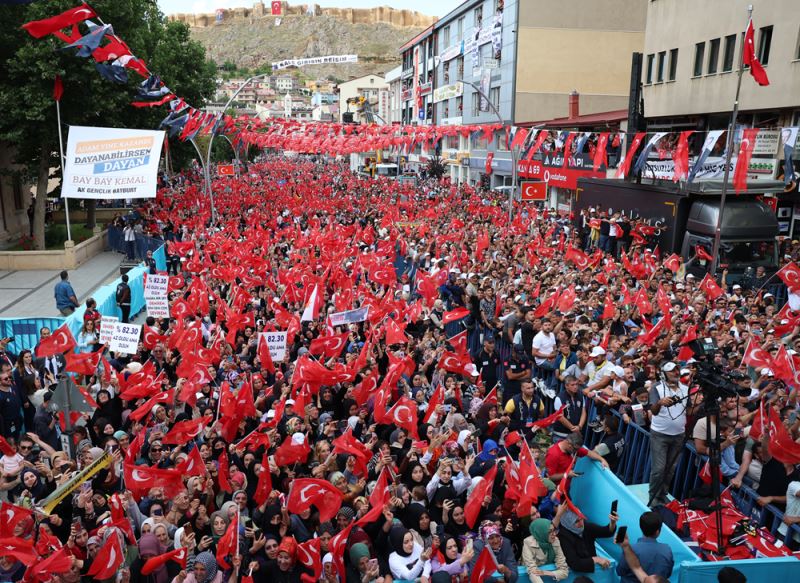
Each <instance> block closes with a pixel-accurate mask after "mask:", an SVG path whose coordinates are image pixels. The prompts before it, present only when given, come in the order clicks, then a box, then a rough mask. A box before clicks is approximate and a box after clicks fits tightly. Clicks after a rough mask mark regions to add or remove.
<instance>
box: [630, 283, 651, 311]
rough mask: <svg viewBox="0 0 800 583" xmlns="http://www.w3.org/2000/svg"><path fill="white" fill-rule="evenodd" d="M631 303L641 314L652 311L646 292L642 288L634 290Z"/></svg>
mask: <svg viewBox="0 0 800 583" xmlns="http://www.w3.org/2000/svg"><path fill="white" fill-rule="evenodd" d="M633 303H634V304H635V305H636V307H637V308H639V313H640V314H643V315H645V316H646V315H647V314H650V313H651V312H652V311H653V306H652V304H651V303H650V300H649V299H647V292H646V291H644V288H643V287H641V288H639V291H638V292H636V295H635V296H633Z"/></svg>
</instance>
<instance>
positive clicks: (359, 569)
mask: <svg viewBox="0 0 800 583" xmlns="http://www.w3.org/2000/svg"><path fill="white" fill-rule="evenodd" d="M328 554H329V555H330V553H328ZM326 556H327V555H326ZM348 556H349V558H350V562H349V563H348V564H347V569H346V575H347V578H346V581H347V583H373V582H375V583H378V582H379V581H381V580H382V579H383V577H381V573H380V565H379V564H378V561H377V560H375V561H373V560H372V554H371V553H370V550H369V547H368V546H367V545H366V544H364V543H356V544H354V545H352V546H351V547H350V551H349V552H348ZM332 558H333V557H331V559H332ZM323 570H324V567H323ZM323 581H325V582H326V583H327V581H328V580H327V579H324V578H323Z"/></svg>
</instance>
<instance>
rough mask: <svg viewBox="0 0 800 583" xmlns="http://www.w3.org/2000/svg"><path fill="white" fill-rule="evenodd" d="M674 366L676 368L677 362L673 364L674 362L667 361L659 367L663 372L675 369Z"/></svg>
mask: <svg viewBox="0 0 800 583" xmlns="http://www.w3.org/2000/svg"><path fill="white" fill-rule="evenodd" d="M676 368H678V365H677V364H675V363H674V362H668V363H666V364H665V365H664V366H662V367H661V370H663V371H664V372H670V371H673V370H675V369H676Z"/></svg>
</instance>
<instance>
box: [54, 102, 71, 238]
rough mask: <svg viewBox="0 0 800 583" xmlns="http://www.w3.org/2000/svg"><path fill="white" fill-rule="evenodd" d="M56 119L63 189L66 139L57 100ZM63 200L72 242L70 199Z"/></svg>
mask: <svg viewBox="0 0 800 583" xmlns="http://www.w3.org/2000/svg"><path fill="white" fill-rule="evenodd" d="M56 119H57V120H58V150H59V153H60V154H61V184H62V189H63V184H64V138H63V137H62V135H61V99H56ZM61 198H63V199H64V217H65V219H66V222H67V240H68V241H72V231H71V230H70V226H69V199H68V198H66V197H64V195H63V193H62V195H61Z"/></svg>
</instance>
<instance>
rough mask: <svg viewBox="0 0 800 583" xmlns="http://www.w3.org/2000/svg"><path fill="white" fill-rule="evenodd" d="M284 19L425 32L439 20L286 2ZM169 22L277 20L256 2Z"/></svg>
mask: <svg viewBox="0 0 800 583" xmlns="http://www.w3.org/2000/svg"><path fill="white" fill-rule="evenodd" d="M281 4H282V10H281V13H282V17H286V16H310V15H312V14H313V15H314V16H322V15H324V16H331V17H334V18H337V19H339V20H343V21H345V22H349V23H351V24H377V23H386V24H391V25H392V26H396V27H414V28H425V27H428V26H430V25H431V24H433V23H434V22H436V20H437V19H436V17H434V16H426V15H424V14H420V13H419V12H417V11H415V10H397V9H396V8H390V7H388V6H377V7H375V8H320V7H319V5H317V4H299V5H297V6H290V5H289V3H288V2H282V3H281ZM169 18H171V19H172V20H178V21H180V22H185V23H186V24H188V25H189V26H191V27H196V28H205V27H209V26H216V25H217V24H228V23H231V22H236V21H240V22H247V21H250V20H254V19H260V18H273V16H272V11H271V8H270V3H269V2H268V3H267V5H266V6H265V5H264V3H263V2H255V3H254V4H253V7H252V8H231V9H220V10H218V11H217V13H213V14H184V13H180V14H173V15H171V16H170V17H169Z"/></svg>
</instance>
